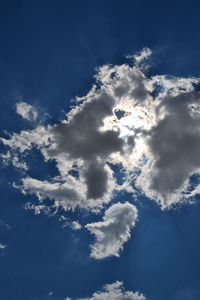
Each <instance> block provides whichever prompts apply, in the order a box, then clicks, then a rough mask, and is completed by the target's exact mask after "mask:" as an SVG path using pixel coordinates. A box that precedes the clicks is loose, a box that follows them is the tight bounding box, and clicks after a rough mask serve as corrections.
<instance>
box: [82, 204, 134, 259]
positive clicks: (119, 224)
mask: <svg viewBox="0 0 200 300" xmlns="http://www.w3.org/2000/svg"><path fill="white" fill-rule="evenodd" d="M136 220H137V209H136V207H135V206H134V205H132V204H130V203H128V202H126V203H116V204H113V205H112V206H111V207H109V209H108V210H107V211H106V212H105V215H104V217H103V221H102V222H96V223H90V224H87V225H86V228H87V229H88V230H89V231H90V232H91V233H92V234H94V235H95V242H94V244H93V245H91V249H92V251H91V257H93V258H95V259H103V258H106V257H109V256H113V255H114V256H117V257H118V256H119V251H120V250H121V249H122V248H123V244H124V243H125V242H127V241H128V239H129V238H130V231H131V228H132V227H133V226H135V223H136Z"/></svg>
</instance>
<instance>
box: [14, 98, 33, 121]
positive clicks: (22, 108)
mask: <svg viewBox="0 0 200 300" xmlns="http://www.w3.org/2000/svg"><path fill="white" fill-rule="evenodd" d="M16 113H17V114H18V115H20V116H21V117H22V118H23V119H26V120H28V121H36V119H37V118H38V112H37V109H36V108H35V107H33V106H32V105H30V104H28V103H26V102H24V101H20V102H18V103H17V104H16Z"/></svg>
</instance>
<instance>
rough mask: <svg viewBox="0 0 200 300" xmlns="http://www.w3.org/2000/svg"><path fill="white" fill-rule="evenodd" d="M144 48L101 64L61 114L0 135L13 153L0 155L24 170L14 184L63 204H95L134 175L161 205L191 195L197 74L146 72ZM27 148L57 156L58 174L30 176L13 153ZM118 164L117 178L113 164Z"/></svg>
mask: <svg viewBox="0 0 200 300" xmlns="http://www.w3.org/2000/svg"><path fill="white" fill-rule="evenodd" d="M150 54H151V51H150V50H149V49H147V48H145V49H144V50H143V51H141V52H140V53H138V54H136V55H135V56H132V60H134V63H133V64H132V65H128V64H123V65H115V66H111V65H104V66H102V67H100V68H99V69H98V71H97V74H96V76H95V78H96V84H95V85H94V86H93V87H92V88H91V90H90V91H89V92H88V94H86V95H85V96H83V97H77V98H76V99H74V106H73V107H72V108H71V110H70V111H69V112H68V113H67V116H66V120H63V121H62V122H60V123H58V124H55V125H49V126H46V127H45V126H38V127H37V128H35V129H34V130H23V131H21V132H20V133H13V134H10V135H9V137H8V138H7V139H5V138H1V139H0V140H1V142H2V143H3V144H4V145H5V146H8V147H9V151H10V153H12V155H11V156H9V157H8V155H7V157H6V154H3V155H4V157H3V156H2V158H3V159H4V161H5V162H6V160H7V161H10V160H12V161H13V165H14V166H16V167H21V168H22V167H23V168H24V169H25V170H27V175H26V176H25V177H24V178H23V179H22V184H21V185H19V184H18V185H15V186H16V187H18V188H20V189H21V190H22V192H23V193H31V194H35V195H36V196H37V197H38V199H39V200H40V201H42V200H43V199H45V198H50V199H53V200H54V201H55V206H62V207H63V208H64V209H66V210H68V209H72V210H74V209H75V208H84V209H88V210H92V211H99V210H100V209H101V208H102V207H103V205H104V204H105V203H108V202H109V201H110V200H111V199H112V197H113V195H114V194H115V193H117V191H118V190H122V189H124V190H126V191H128V192H132V193H133V192H134V189H133V183H134V185H136V186H137V188H139V190H140V192H141V193H144V194H146V195H147V196H148V197H149V198H151V199H153V200H155V201H156V202H157V203H159V204H160V205H161V207H162V208H163V209H164V208H170V207H172V206H173V205H174V204H176V203H180V202H182V201H185V200H186V199H187V198H188V197H190V196H195V191H197V192H198V189H195V191H193V192H192V193H189V192H188V185H189V177H190V176H191V175H192V174H194V173H198V172H199V171H198V170H199V168H200V160H199V155H198V151H199V146H200V133H199V122H200V104H199V99H200V97H199V91H198V84H199V82H200V80H199V78H192V77H191V78H189V77H188V78H182V77H172V76H166V75H159V76H157V75H156V76H151V77H150V76H147V75H146V73H145V72H146V71H145V70H146V66H147V65H145V64H144V62H143V61H144V59H147V58H148V56H149V55H150ZM24 107H26V108H27V104H26V105H25V104H24V102H20V103H18V105H17V110H18V113H19V111H24V113H23V115H24V116H28V117H27V118H29V119H31V118H32V119H33V118H34V117H33V116H34V114H33V113H32V117H30V115H29V113H30V111H31V109H27V110H26V109H25V108H24ZM28 107H29V106H28ZM22 108H23V109H22ZM29 108H30V107H29ZM25 111H26V113H25ZM27 111H28V112H27ZM21 115H22V113H21ZM32 148H36V149H38V150H39V151H40V152H41V154H42V155H43V158H44V160H45V161H46V162H48V161H52V160H54V161H55V163H56V166H57V169H58V172H59V176H55V177H53V178H51V179H50V180H49V179H48V181H47V180H43V181H41V180H40V179H38V178H37V179H36V178H30V176H29V173H28V166H27V165H26V164H25V162H24V161H20V159H19V157H20V158H23V157H24V156H26V155H27V153H30V152H31V150H32ZM118 164H120V165H121V166H122V169H123V175H124V182H123V184H122V185H119V184H117V181H116V176H115V175H117V174H115V172H114V168H112V166H116V165H118ZM136 174H137V176H136ZM137 191H138V189H137Z"/></svg>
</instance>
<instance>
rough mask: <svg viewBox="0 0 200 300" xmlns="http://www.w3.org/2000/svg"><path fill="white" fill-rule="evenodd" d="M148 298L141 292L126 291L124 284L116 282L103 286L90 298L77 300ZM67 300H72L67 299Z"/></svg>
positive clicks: (141, 299)
mask: <svg viewBox="0 0 200 300" xmlns="http://www.w3.org/2000/svg"><path fill="white" fill-rule="evenodd" d="M145 299H146V297H145V296H144V295H143V294H140V293H139V292H132V291H125V290H124V287H123V282H120V281H116V282H114V283H112V284H106V285H104V286H103V290H102V291H98V292H95V293H94V294H93V295H92V296H91V297H90V298H78V299H77V300H145ZM66 300H72V299H71V298H69V297H67V298H66Z"/></svg>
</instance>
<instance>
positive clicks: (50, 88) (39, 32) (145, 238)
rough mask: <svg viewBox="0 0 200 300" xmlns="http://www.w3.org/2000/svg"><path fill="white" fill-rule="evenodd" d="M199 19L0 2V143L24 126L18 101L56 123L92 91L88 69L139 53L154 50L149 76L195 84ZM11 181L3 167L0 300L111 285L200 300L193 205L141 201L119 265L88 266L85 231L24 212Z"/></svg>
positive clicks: (146, 5)
mask: <svg viewBox="0 0 200 300" xmlns="http://www.w3.org/2000/svg"><path fill="white" fill-rule="evenodd" d="M199 11H200V2H199V1H149V0H138V1H134V0H132V1H128V0H124V1H118V0H107V1H105V0H102V1H96V0H93V1H88V0H84V1H81V0H79V1H77V0H74V1H59V0H58V1H51V0H49V1H44V0H43V1H37V0H35V1H33V0H30V1H9V0H7V1H0V105H1V109H0V130H1V136H2V135H3V130H8V131H10V132H12V131H19V130H21V129H24V128H28V127H30V125H29V124H28V123H26V122H25V121H22V120H21V119H20V117H19V116H17V115H16V114H15V110H14V105H15V103H16V102H17V101H18V100H20V99H24V100H25V101H27V102H28V103H30V104H35V105H37V106H38V107H40V110H41V111H45V112H48V113H49V114H50V115H51V120H50V121H51V122H54V121H58V120H60V119H62V118H63V116H64V112H63V110H64V109H66V108H67V107H69V105H70V102H69V100H70V99H71V98H72V97H74V96H76V95H79V96H81V95H84V94H85V93H86V92H87V91H88V89H89V88H90V87H91V84H92V82H93V78H92V76H93V75H94V73H95V68H96V67H98V66H99V65H102V64H107V63H112V64H119V63H121V62H123V61H124V56H125V55H127V54H131V53H134V52H135V51H139V50H141V48H143V47H150V48H151V49H152V51H153V56H152V66H153V68H152V72H154V73H157V74H171V75H180V76H200V55H199V53H200V35H199V30H200V18H199ZM53 168H54V166H49V170H48V171H49V172H53ZM35 172H37V168H36V170H35ZM16 177H17V172H16V171H14V170H13V169H12V168H11V167H8V168H4V169H2V172H1V175H0V189H1V196H0V220H2V221H3V222H4V225H3V224H1V225H0V243H5V244H7V245H8V247H7V248H6V249H5V250H1V249H0V299H2V300H18V299H19V300H45V299H49V297H48V293H49V292H50V291H55V295H56V298H57V299H64V297H66V296H71V297H84V296H87V295H90V294H91V293H92V292H94V291H96V290H99V289H100V287H101V286H102V285H103V284H105V283H111V282H114V281H116V280H123V281H124V284H125V287H126V288H127V289H129V290H139V291H141V292H142V293H144V294H145V295H146V296H147V299H148V300H198V299H200V257H199V251H200V234H199V228H200V218H199V214H200V206H199V204H198V203H197V204H195V205H192V206H186V207H183V208H182V210H180V211H170V212H168V211H165V212H162V211H161V210H160V208H159V207H157V206H156V205H155V204H154V203H152V202H151V201H149V200H147V199H143V200H142V204H140V205H139V204H138V209H139V213H140V221H139V222H138V223H137V226H136V228H135V230H134V232H133V238H132V239H131V240H130V241H129V242H128V243H127V244H126V245H125V247H124V251H123V252H122V254H121V258H120V259H118V258H110V259H105V260H103V261H95V260H92V259H90V258H89V249H88V244H89V243H90V241H91V237H90V236H89V234H88V232H86V231H81V232H73V231H72V230H70V229H69V228H64V229H62V228H61V224H60V222H59V221H58V220H57V219H56V218H49V216H46V215H38V216H35V215H33V214H32V212H31V211H25V210H24V208H23V205H24V204H25V203H26V202H27V198H28V200H29V201H33V202H34V201H35V198H34V197H31V196H28V197H25V196H23V195H22V194H21V193H20V192H19V191H17V190H15V189H13V188H11V186H10V185H9V182H12V181H13V180H14V179H15V178H16ZM41 178H42V177H41ZM120 200H121V201H125V200H126V196H123V197H122V199H120ZM88 218H89V217H88ZM86 219H87V218H86ZM87 220H88V219H87ZM84 222H85V220H84ZM5 224H9V226H10V227H11V229H6V226H5ZM136 241H137V242H136ZM177 291H179V292H177Z"/></svg>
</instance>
